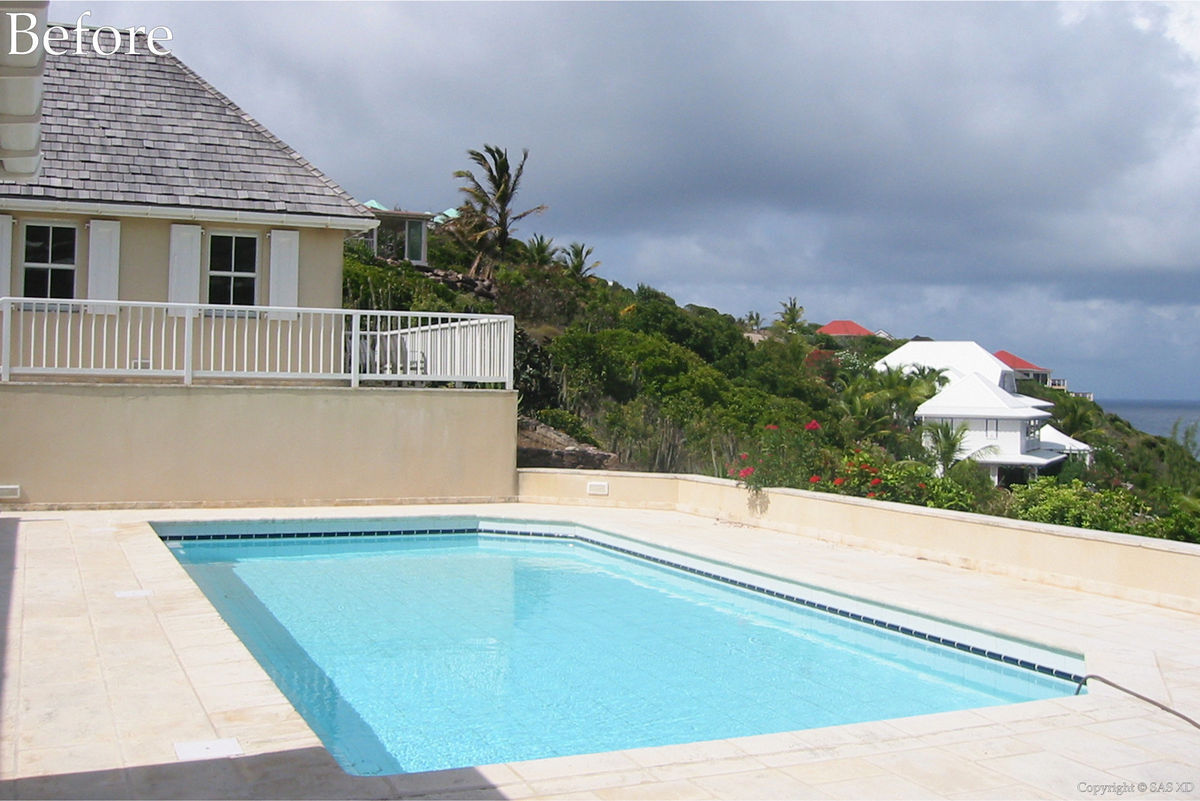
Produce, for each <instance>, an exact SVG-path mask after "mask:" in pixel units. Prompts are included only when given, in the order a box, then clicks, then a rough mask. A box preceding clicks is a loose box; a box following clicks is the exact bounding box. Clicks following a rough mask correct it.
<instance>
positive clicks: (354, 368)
mask: <svg viewBox="0 0 1200 801" xmlns="http://www.w3.org/2000/svg"><path fill="white" fill-rule="evenodd" d="M361 320H362V314H361V313H359V312H351V314H350V331H351V332H352V333H351V335H350V386H352V387H357V386H358V368H359V364H358V348H359V341H360V340H359V337H360V336H361V332H360V331H359V330H358V328H359V323H360V321H361Z"/></svg>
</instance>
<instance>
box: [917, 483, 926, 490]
mask: <svg viewBox="0 0 1200 801" xmlns="http://www.w3.org/2000/svg"><path fill="white" fill-rule="evenodd" d="M917 486H918V487H920V488H921V489H925V482H924V481H922V482H921V483H920V484H918V485H917Z"/></svg>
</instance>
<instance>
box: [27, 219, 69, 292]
mask: <svg viewBox="0 0 1200 801" xmlns="http://www.w3.org/2000/svg"><path fill="white" fill-rule="evenodd" d="M30 227H37V228H49V229H50V237H49V239H48V240H47V243H46V253H47V256H48V257H49V258H50V259H51V260H50V261H49V262H31V261H29V259H28V251H29V228H30ZM55 228H69V229H71V231H72V232H73V234H74V239H75V241H74V249H73V253H72V254H71V264H70V265H69V266H67V265H64V264H55V263H54V261H53V259H54V254H53V249H54V245H53V242H54V233H53V232H54V229H55ZM79 229H80V225H79V222H78V221H75V220H61V219H58V220H55V219H29V220H21V242H20V248H21V251H20V252H21V295H22V297H35V298H36V299H37V300H77V299H78V298H79V242H80V234H79ZM31 269H33V270H45V271H46V272H47V275H46V294H45V295H37V296H33V295H30V294H29V271H30V270H31ZM55 270H58V271H61V272H66V271H68V270H69V271H70V272H71V294H70V295H69V296H68V297H57V296H55V295H53V294H51V287H52V286H53V277H54V271H55Z"/></svg>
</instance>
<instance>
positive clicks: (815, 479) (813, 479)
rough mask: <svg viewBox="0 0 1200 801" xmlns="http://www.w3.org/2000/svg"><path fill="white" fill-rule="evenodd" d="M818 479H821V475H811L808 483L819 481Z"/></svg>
mask: <svg viewBox="0 0 1200 801" xmlns="http://www.w3.org/2000/svg"><path fill="white" fill-rule="evenodd" d="M820 481H821V477H820V476H813V477H812V478H810V479H809V480H808V483H809V484H817V483H820Z"/></svg>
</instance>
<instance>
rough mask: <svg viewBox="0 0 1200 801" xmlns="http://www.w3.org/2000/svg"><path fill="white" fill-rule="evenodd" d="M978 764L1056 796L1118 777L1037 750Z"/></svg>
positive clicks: (1085, 764) (1114, 779)
mask: <svg viewBox="0 0 1200 801" xmlns="http://www.w3.org/2000/svg"><path fill="white" fill-rule="evenodd" d="M978 764H979V765H980V766H982V767H985V768H987V769H989V770H993V771H996V772H998V773H1003V774H1005V775H1007V776H1011V777H1012V778H1013V779H1014V780H1015V781H1016V782H1017V783H1020V784H1031V785H1033V786H1034V787H1039V788H1042V789H1044V790H1046V791H1048V792H1050V793H1054V794H1056V795H1068V794H1069V795H1071V796H1076V795H1077V794H1078V793H1077V790H1076V788H1077V787H1078V785H1079V783H1080V782H1087V783H1090V784H1105V783H1112V782H1116V781H1118V779H1117V777H1116V776H1115V775H1114V774H1112V773H1108V772H1106V771H1104V770H1102V769H1100V768H1098V767H1096V766H1095V765H1094V764H1093V765H1089V764H1087V763H1084V762H1077V761H1075V760H1073V759H1068V758H1067V757H1064V756H1061V755H1059V754H1051V753H1046V752H1044V751H1038V752H1034V753H1030V754H1017V755H1014V756H1005V757H996V758H994V759H982V760H979V762H978Z"/></svg>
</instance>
